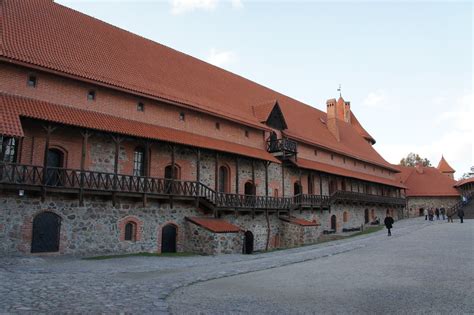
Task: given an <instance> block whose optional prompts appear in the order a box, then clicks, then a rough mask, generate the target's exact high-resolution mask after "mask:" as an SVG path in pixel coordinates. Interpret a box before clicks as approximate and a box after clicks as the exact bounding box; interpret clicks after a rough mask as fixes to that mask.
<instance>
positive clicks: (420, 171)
mask: <svg viewBox="0 0 474 315" xmlns="http://www.w3.org/2000/svg"><path fill="white" fill-rule="evenodd" d="M415 170H416V172H417V173H418V174H423V163H421V162H417V163H416V165H415Z"/></svg>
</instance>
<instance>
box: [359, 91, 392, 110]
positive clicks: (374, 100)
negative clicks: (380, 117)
mask: <svg viewBox="0 0 474 315" xmlns="http://www.w3.org/2000/svg"><path fill="white" fill-rule="evenodd" d="M386 101H387V95H386V93H385V91H384V90H377V91H374V92H370V93H369V94H368V95H367V96H366V97H365V99H364V100H363V101H362V103H363V104H364V105H365V106H367V107H380V106H381V105H383V104H384V103H385V102H386Z"/></svg>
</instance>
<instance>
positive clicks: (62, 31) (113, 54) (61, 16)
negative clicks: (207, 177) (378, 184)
mask: <svg viewBox="0 0 474 315" xmlns="http://www.w3.org/2000/svg"><path fill="white" fill-rule="evenodd" d="M0 5H1V6H2V7H1V10H0V14H1V16H0V21H1V23H2V26H1V32H0V36H1V38H0V58H3V59H7V60H9V61H11V62H18V63H22V64H27V65H33V66H35V67H39V68H41V69H44V70H49V71H56V72H59V73H63V74H66V75H70V76H73V77H75V78H79V79H84V80H90V81H93V82H97V83H98V84H104V85H106V86H110V87H113V88H119V89H123V90H126V91H129V92H132V93H139V94H141V95H146V96H148V97H151V98H158V99H163V100H168V101H171V102H175V103H178V104H182V105H183V106H187V107H192V108H195V109H196V110H200V111H205V112H208V113H211V114H214V115H218V116H221V117H225V118H227V119H231V120H234V121H238V122H240V123H242V124H247V125H251V126H254V127H256V128H265V126H264V125H263V124H261V122H260V120H259V119H260V118H257V117H255V115H254V114H253V106H254V105H256V104H257V105H258V104H260V103H261V102H262V101H264V100H278V103H279V105H280V108H281V110H282V113H283V115H284V117H285V121H286V123H287V125H288V133H289V134H290V135H292V136H294V137H295V138H300V139H304V140H305V141H307V142H309V143H312V144H315V145H319V146H322V147H325V148H328V149H331V150H334V151H337V152H341V153H347V154H348V155H350V156H354V157H357V158H359V159H361V160H364V161H368V162H371V163H374V164H377V165H380V166H383V167H387V168H390V167H391V166H390V164H388V163H387V162H386V161H385V160H384V159H383V158H382V157H381V156H380V155H379V154H378V153H377V152H376V151H375V150H374V149H373V148H372V146H371V145H369V144H368V143H367V142H366V141H365V140H364V139H363V138H362V137H361V136H360V135H359V132H360V130H359V129H360V128H358V127H357V124H356V125H355V127H354V126H351V125H350V124H348V123H344V122H342V123H341V124H345V125H347V126H348V127H341V128H340V129H344V130H343V131H342V136H341V141H340V142H338V141H335V140H334V137H333V136H332V134H331V132H330V131H329V130H328V129H327V127H326V125H324V124H322V123H321V121H320V119H323V120H325V118H326V113H324V112H322V111H320V110H317V109H315V108H313V107H311V106H308V105H306V104H303V103H301V102H299V101H297V100H295V99H292V98H290V97H288V96H285V95H283V94H280V93H278V92H275V91H273V90H271V89H269V88H266V87H264V86H261V85H259V84H257V83H255V82H252V81H250V80H247V79H244V78H242V77H240V76H238V75H235V74H233V73H231V72H228V71H225V70H223V69H220V68H218V67H215V66H212V65H210V64H208V63H206V62H203V61H201V60H198V59H196V58H193V57H190V56H188V55H186V54H183V53H180V52H178V51H176V50H173V49H171V48H168V47H166V46H163V45H160V44H158V43H155V42H152V41H150V40H147V39H144V38H142V37H140V36H137V35H135V34H132V33H130V32H127V31H124V30H122V29H119V28H117V27H114V26H112V25H110V24H107V23H104V22H102V21H99V20H97V19H94V18H92V17H89V16H87V15H84V14H81V13H79V12H77V11H74V10H72V9H69V8H66V7H64V6H62V5H59V4H55V3H53V2H52V1H51V0H3V1H0Z"/></svg>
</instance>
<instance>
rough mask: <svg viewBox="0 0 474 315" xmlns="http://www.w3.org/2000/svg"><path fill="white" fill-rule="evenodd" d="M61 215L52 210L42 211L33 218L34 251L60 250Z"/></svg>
mask: <svg viewBox="0 0 474 315" xmlns="http://www.w3.org/2000/svg"><path fill="white" fill-rule="evenodd" d="M60 232H61V217H60V216H58V215H57V214H55V213H52V212H42V213H40V214H38V215H37V216H36V217H35V218H34V219H33V237H32V240H31V252H32V253H46V252H57V251H59V238H60Z"/></svg>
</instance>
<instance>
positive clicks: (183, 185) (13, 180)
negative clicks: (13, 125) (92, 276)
mask: <svg viewBox="0 0 474 315" xmlns="http://www.w3.org/2000/svg"><path fill="white" fill-rule="evenodd" d="M44 176H46V178H44ZM43 179H44V180H43ZM0 184H1V185H15V186H18V188H19V189H27V188H28V187H40V188H42V189H43V188H48V189H51V188H55V189H60V190H65V191H67V190H74V191H76V190H77V191H79V190H80V191H87V192H89V193H91V192H111V193H132V194H133V193H134V194H147V195H156V196H176V197H186V198H201V199H204V200H207V201H208V202H209V203H210V204H211V205H212V206H213V207H215V208H217V209H249V210H251V209H257V210H266V209H270V210H290V209H295V208H298V207H300V208H301V207H311V208H327V207H329V206H330V204H331V203H334V202H339V201H351V202H354V201H356V202H365V203H380V204H389V205H404V204H405V199H404V198H396V197H388V196H377V195H369V194H364V193H356V192H347V191H337V192H336V193H334V194H333V195H332V196H324V195H323V196H321V195H308V194H300V195H296V196H293V197H270V196H254V195H241V194H230V193H217V192H216V191H215V190H213V189H211V188H209V187H207V186H206V185H204V184H203V183H200V182H197V181H184V180H174V179H167V178H155V177H141V176H132V175H123V174H115V173H106V172H96V171H80V170H76V169H66V168H53V167H51V168H50V167H48V168H46V170H45V169H44V167H43V166H33V165H21V164H9V163H0Z"/></svg>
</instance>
